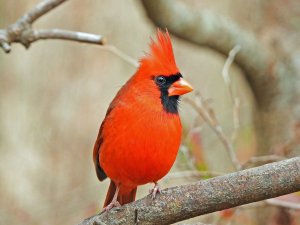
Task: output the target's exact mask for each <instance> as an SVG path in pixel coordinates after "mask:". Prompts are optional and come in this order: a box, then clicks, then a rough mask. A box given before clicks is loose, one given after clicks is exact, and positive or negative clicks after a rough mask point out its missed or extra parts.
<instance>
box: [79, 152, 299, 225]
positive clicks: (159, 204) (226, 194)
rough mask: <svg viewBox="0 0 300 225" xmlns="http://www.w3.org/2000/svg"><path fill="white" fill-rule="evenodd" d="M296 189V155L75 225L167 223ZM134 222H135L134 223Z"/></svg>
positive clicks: (167, 191) (181, 188)
mask: <svg viewBox="0 0 300 225" xmlns="http://www.w3.org/2000/svg"><path fill="white" fill-rule="evenodd" d="M299 190H300V157H295V158H292V159H289V160H285V161H280V162H276V163H271V164H267V165H264V166H260V167H256V168H252V169H248V170H243V171H240V172H236V173H231V174H227V175H225V176H219V177H215V178H212V179H208V180H204V181H200V182H197V183H194V184H190V185H184V186H178V187H173V188H168V189H165V190H163V194H161V195H158V197H157V198H156V199H155V200H154V201H152V200H151V198H150V197H149V196H147V197H145V198H143V199H140V200H138V201H136V202H133V203H131V204H128V205H124V206H122V207H120V208H115V209H113V210H111V211H110V212H109V213H103V214H100V215H97V216H94V217H91V218H89V219H86V220H84V221H83V222H82V223H80V224H79V225H96V224H99V225H100V224H101V225H102V224H112V225H119V224H147V225H150V224H171V223H174V222H178V221H182V220H185V219H188V218H192V217H195V216H200V215H203V214H207V213H211V212H215V211H219V210H223V209H228V208H231V207H235V206H239V205H243V204H247V203H251V202H256V201H260V200H264V199H268V198H273V197H277V196H280V195H284V194H288V193H292V192H296V191H299ZM137 221H138V223H137Z"/></svg>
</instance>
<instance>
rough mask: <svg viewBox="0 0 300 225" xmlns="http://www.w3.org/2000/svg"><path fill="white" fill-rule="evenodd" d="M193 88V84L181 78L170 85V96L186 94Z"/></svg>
mask: <svg viewBox="0 0 300 225" xmlns="http://www.w3.org/2000/svg"><path fill="white" fill-rule="evenodd" d="M192 90H193V88H192V86H191V85H190V84H189V83H188V82H187V81H186V80H184V79H183V78H180V79H179V80H178V81H176V82H174V83H173V84H172V85H171V86H170V87H169V90H168V93H169V96H174V95H184V94H186V93H189V92H191V91H192Z"/></svg>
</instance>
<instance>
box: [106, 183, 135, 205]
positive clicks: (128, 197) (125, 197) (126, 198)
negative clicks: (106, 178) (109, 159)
mask: <svg viewBox="0 0 300 225" xmlns="http://www.w3.org/2000/svg"><path fill="white" fill-rule="evenodd" d="M116 188H117V187H116V184H115V183H114V182H113V181H112V180H111V181H110V185H109V188H108V191H107V194H106V198H105V202H104V206H103V207H106V206H107V205H109V203H111V201H112V200H113V197H114V195H115V192H116ZM136 190H137V188H134V189H133V190H132V191H131V192H129V193H128V194H119V195H118V202H119V203H120V204H121V205H124V204H127V203H130V202H133V201H134V200H135V196H136Z"/></svg>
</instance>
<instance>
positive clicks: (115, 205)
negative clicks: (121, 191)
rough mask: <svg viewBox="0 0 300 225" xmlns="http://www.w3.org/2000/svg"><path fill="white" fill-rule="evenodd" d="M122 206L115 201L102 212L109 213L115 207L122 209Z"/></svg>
mask: <svg viewBox="0 0 300 225" xmlns="http://www.w3.org/2000/svg"><path fill="white" fill-rule="evenodd" d="M120 206H121V204H120V203H119V202H118V201H117V200H113V201H112V202H111V203H109V204H108V205H107V206H106V207H104V208H103V210H102V212H108V211H109V210H111V209H112V208H114V207H120Z"/></svg>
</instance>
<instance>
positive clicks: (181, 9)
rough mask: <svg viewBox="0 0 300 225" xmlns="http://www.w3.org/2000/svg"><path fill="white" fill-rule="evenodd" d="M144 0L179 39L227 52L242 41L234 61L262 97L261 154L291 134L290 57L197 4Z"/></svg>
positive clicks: (292, 89) (292, 81)
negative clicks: (194, 5) (281, 54)
mask: <svg viewBox="0 0 300 225" xmlns="http://www.w3.org/2000/svg"><path fill="white" fill-rule="evenodd" d="M142 2H143V5H144V8H145V9H146V13H147V14H148V16H149V18H150V19H151V20H152V21H153V22H154V23H155V25H157V26H159V27H161V28H163V29H164V28H168V30H169V31H170V32H171V33H172V34H174V35H175V36H177V37H179V38H182V39H184V40H186V41H189V42H192V43H194V44H197V45H201V46H205V47H210V48H211V49H213V50H215V51H217V52H220V53H222V54H225V55H227V54H228V52H229V51H230V50H231V49H233V48H234V46H236V45H240V46H241V50H240V52H239V53H238V54H237V56H236V58H235V62H236V64H237V65H238V66H239V67H240V68H241V69H242V70H243V72H244V75H245V77H246V79H247V80H248V83H249V86H250V87H251V89H252V91H253V94H254V96H255V99H256V102H257V108H258V115H257V117H256V125H257V128H258V129H257V131H258V139H259V148H260V153H261V154H263V153H268V150H269V149H270V148H271V147H274V146H276V145H278V144H281V143H284V142H285V141H286V140H287V139H289V138H290V135H291V134H290V133H289V132H287V131H289V130H291V129H290V125H291V123H292V119H293V117H292V116H293V115H292V112H291V108H292V107H291V106H292V103H293V100H294V99H295V97H296V95H298V93H297V92H296V89H295V84H296V82H295V81H296V76H295V75H296V74H295V71H294V69H293V67H292V66H291V65H290V64H289V63H288V62H287V60H286V61H284V60H282V59H281V58H280V57H281V56H279V55H278V54H276V53H274V52H272V50H271V49H268V48H267V47H266V46H264V45H262V44H261V43H260V42H259V41H258V40H257V38H256V37H255V35H254V34H253V33H251V32H249V31H246V30H244V29H243V28H241V27H239V26H238V25H237V24H236V23H235V22H234V21H231V20H230V19H228V18H224V17H221V16H219V15H217V14H214V13H212V12H210V11H208V10H201V9H199V8H196V9H195V8H192V7H189V6H188V5H187V4H185V3H184V2H182V1H178V0H177V1H174V0H142ZM282 58H284V56H282ZM295 110H296V109H295Z"/></svg>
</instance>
